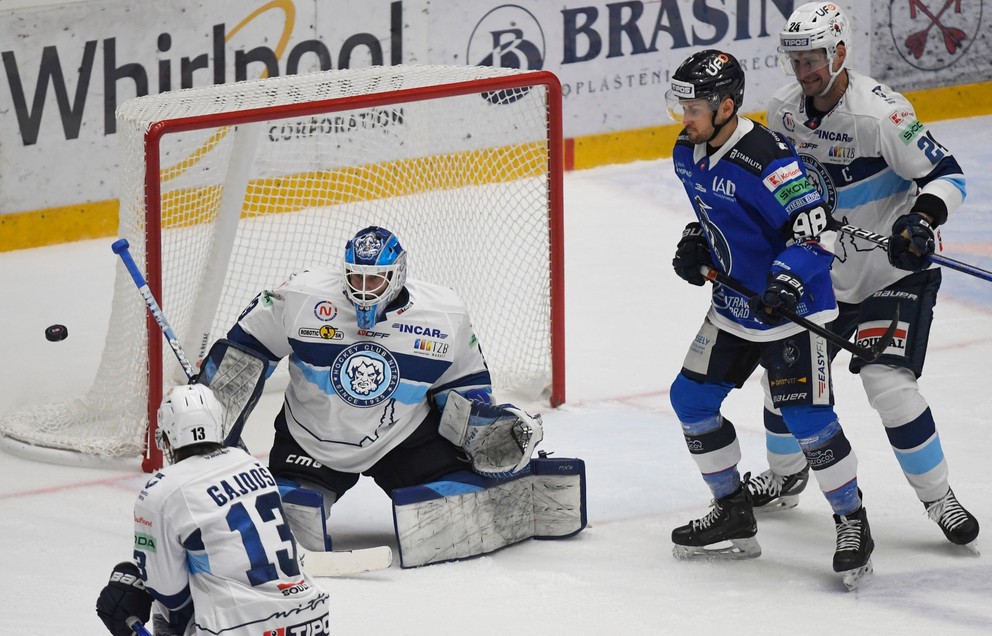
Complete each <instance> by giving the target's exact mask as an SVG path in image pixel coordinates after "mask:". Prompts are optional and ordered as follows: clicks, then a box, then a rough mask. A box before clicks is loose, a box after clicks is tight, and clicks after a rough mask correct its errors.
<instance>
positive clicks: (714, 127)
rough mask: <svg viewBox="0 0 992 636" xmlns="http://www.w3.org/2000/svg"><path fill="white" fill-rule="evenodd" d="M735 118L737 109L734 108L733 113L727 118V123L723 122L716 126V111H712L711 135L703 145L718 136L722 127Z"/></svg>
mask: <svg viewBox="0 0 992 636" xmlns="http://www.w3.org/2000/svg"><path fill="white" fill-rule="evenodd" d="M736 116H737V109H736V108H735V109H734V112H732V113H730V116H729V117H727V121H725V122H723V123H722V124H718V123H716V111H713V134H712V135H710V136H709V139H707V140H706V141H705V142H704V143H709V142H710V141H712V140H713V138H714V137H716V136H717V135H719V134H720V131H721V130H723V127H724V126H726V125H727V124H729V123H730V122H731V121H732V120H733V119H734V118H735V117H736Z"/></svg>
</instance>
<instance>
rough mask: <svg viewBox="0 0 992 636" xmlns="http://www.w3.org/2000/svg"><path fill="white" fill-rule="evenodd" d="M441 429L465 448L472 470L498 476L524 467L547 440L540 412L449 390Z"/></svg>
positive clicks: (457, 444)
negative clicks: (534, 414)
mask: <svg viewBox="0 0 992 636" xmlns="http://www.w3.org/2000/svg"><path fill="white" fill-rule="evenodd" d="M438 432H439V433H440V434H441V437H443V438H444V439H446V440H448V441H449V442H451V443H452V444H454V445H456V446H458V447H460V448H462V449H464V451H465V453H466V454H467V455H468V456H469V459H471V460H472V470H474V471H475V472H476V473H478V474H480V475H482V476H483V477H495V478H505V477H510V476H512V475H513V474H514V473H517V472H519V471H521V470H523V468H524V467H526V466H527V464H528V463H529V462H530V457H531V455H533V454H534V448H535V447H537V445H538V444H539V443H541V440H542V439H544V427H543V425H542V423H541V416H540V415H536V416H532V415H529V414H527V413H525V412H524V411H522V410H520V409H518V408H516V407H515V406H513V405H512V404H501V405H493V404H487V403H485V402H479V401H476V400H469V399H467V398H466V397H465V396H463V395H461V394H459V393H456V392H455V391H450V392H449V393H448V397H447V402H445V405H444V412H443V413H442V414H441V424H440V426H439V427H438Z"/></svg>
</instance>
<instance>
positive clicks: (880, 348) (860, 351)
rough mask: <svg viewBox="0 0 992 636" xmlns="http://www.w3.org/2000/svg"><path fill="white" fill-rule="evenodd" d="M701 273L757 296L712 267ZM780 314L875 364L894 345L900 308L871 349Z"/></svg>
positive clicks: (794, 315)
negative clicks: (893, 337) (893, 340)
mask: <svg viewBox="0 0 992 636" xmlns="http://www.w3.org/2000/svg"><path fill="white" fill-rule="evenodd" d="M700 271H701V272H702V274H703V276H705V277H706V279H707V280H708V281H710V282H712V283H720V284H721V285H726V286H727V287H729V288H730V289H732V290H734V291H735V292H737V293H738V294H743V295H745V296H747V297H748V298H750V297H752V296H756V295H757V294H756V293H755V292H753V291H751V290H750V289H748V288H747V287H745V286H744V285H743V284H741V283H740V282H738V281H737V280H735V279H733V278H731V277H730V276H727V275H726V274H724V273H723V272H719V271H717V270H716V269H714V268H712V267H707V266H705V265H704V266H702V267H700ZM778 312H779V313H780V314H782V316H783V317H784V318H786V319H787V320H790V321H792V322H794V323H796V324H797V325H800V326H801V327H803V328H805V329H807V330H809V331H812V332H813V333H815V334H816V335H818V336H822V337H823V338H824V339H825V340H826V341H827V342H829V343H830V344H832V345H834V346H837V347H840V348H841V349H844V350H845V351H850V352H851V353H853V354H854V355H856V356H858V357H859V358H861V359H862V360H864V361H866V362H873V361H874V360H877V359H878V356H880V355H882V353H883V352H884V351H885V350H886V349H887V348H888V346H889V345H890V344H891V343H892V336H893V335H894V334H895V332H896V327H897V326H898V324H899V307H898V305H897V306H896V315H895V317H894V318H893V319H892V322H891V323H889V327H888V328H887V329H886V330H885V334H883V335H882V337H881V338H879V339H878V341H877V342H876V343H875V344H873V345H872V346H871V347H863V346H861V345H859V344H855V343H853V342H850V341H849V340H847V339H845V338H842V337H841V336H839V335H837V334H835V333H834V332H832V331H830V330H829V329H827V328H826V327H823V326H821V325H818V324H816V323H815V322H813V321H811V320H808V319H806V318H803V317H802V316H800V315H799V314H797V313H796V312H794V311H791V310H789V309H786V308H784V307H780V308H779V309H778Z"/></svg>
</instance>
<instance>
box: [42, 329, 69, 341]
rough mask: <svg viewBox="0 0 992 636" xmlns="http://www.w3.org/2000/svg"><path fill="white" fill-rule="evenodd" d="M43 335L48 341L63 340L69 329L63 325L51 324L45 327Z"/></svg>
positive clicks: (66, 336) (67, 335)
mask: <svg viewBox="0 0 992 636" xmlns="http://www.w3.org/2000/svg"><path fill="white" fill-rule="evenodd" d="M45 337H46V338H48V340H49V341H50V342H58V341H59V340H65V339H66V338H68V337H69V330H68V329H66V327H65V325H52V326H51V327H49V328H48V329H45Z"/></svg>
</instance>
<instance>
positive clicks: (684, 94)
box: [666, 49, 744, 112]
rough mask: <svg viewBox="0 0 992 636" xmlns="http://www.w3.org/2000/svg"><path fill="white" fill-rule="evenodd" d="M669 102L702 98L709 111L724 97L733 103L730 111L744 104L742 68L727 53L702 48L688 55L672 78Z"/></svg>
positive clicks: (735, 59) (716, 106) (718, 104)
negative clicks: (671, 100) (702, 49)
mask: <svg viewBox="0 0 992 636" xmlns="http://www.w3.org/2000/svg"><path fill="white" fill-rule="evenodd" d="M666 97H667V98H669V99H671V98H674V99H705V100H706V101H708V102H709V103H710V106H711V108H712V109H713V110H716V109H717V108H718V107H719V106H720V102H721V101H723V98H724V97H730V98H732V99H733V100H734V112H737V110H738V109H739V108H740V107H741V104H743V103H744V69H743V68H741V64H740V62H738V61H737V58H735V57H734V56H733V55H731V54H730V53H724V52H723V51H717V50H715V49H706V50H705V51H699V52H698V53H693V54H692V55H690V56H689V57H688V58H686V60H685V61H684V62H682V64H681V65H680V66H679V68H678V69H677V70H676V71H675V73H674V74H673V75H672V80H671V90H670V91H669V92H668V94H667V95H666Z"/></svg>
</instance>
